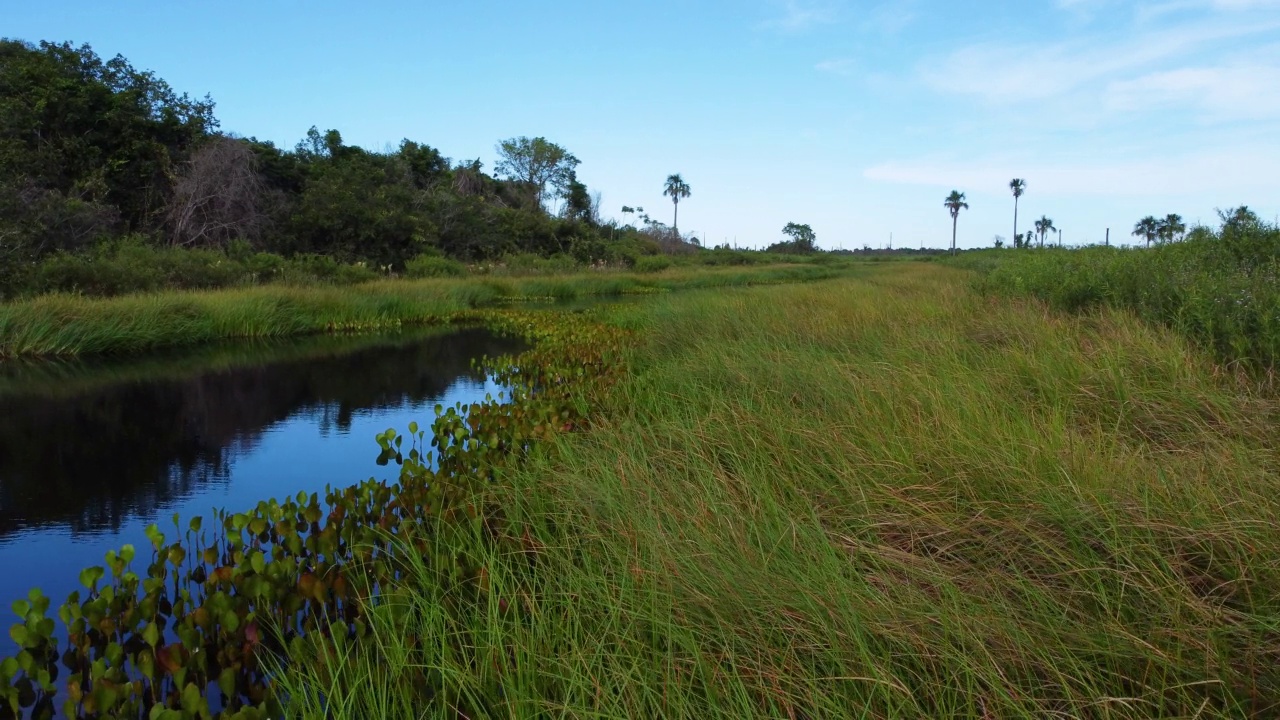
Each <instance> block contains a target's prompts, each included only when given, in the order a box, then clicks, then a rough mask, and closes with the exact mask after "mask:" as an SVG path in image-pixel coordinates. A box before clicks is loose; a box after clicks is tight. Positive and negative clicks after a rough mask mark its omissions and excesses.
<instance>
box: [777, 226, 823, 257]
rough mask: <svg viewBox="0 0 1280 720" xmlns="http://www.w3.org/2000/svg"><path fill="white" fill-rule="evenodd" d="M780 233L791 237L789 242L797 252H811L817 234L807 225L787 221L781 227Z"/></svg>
mask: <svg viewBox="0 0 1280 720" xmlns="http://www.w3.org/2000/svg"><path fill="white" fill-rule="evenodd" d="M782 234H783V235H786V236H788V237H790V238H791V244H792V245H793V246H794V247H795V250H796V251H797V252H803V253H808V252H813V251H814V247H815V243H816V242H817V239H818V236H817V235H816V234H815V233H814V232H813V228H811V227H809V226H808V225H800V224H798V223H793V222H789V223H787V224H786V227H784V228H782Z"/></svg>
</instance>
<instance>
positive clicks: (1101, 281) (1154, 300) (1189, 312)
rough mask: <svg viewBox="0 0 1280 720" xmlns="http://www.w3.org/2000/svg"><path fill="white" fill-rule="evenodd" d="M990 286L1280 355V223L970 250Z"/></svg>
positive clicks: (1241, 356) (1221, 351)
mask: <svg viewBox="0 0 1280 720" xmlns="http://www.w3.org/2000/svg"><path fill="white" fill-rule="evenodd" d="M963 264H964V265H965V266H968V267H971V268H974V269H978V270H980V271H984V272H985V273H986V275H985V277H984V278H983V279H982V280H981V281H980V285H981V286H982V287H983V288H985V289H986V290H988V291H990V292H995V293H1003V294H1015V295H1030V296H1033V297H1036V298H1039V299H1040V300H1043V301H1044V302H1046V303H1048V304H1050V305H1051V306H1053V307H1056V308H1059V309H1062V310H1067V311H1081V310H1086V309H1088V308H1090V307H1095V306H1106V307H1114V308H1122V309H1126V310H1130V311H1132V312H1134V313H1136V314H1137V315H1138V316H1139V317H1142V318H1143V319H1145V320H1148V321H1151V322H1156V323H1161V324H1164V325H1167V326H1169V327H1172V328H1174V329H1176V330H1178V331H1179V332H1182V333H1183V334H1185V335H1187V336H1188V337H1191V338H1192V339H1194V340H1196V341H1198V342H1200V343H1202V344H1203V345H1205V346H1206V347H1208V348H1209V349H1211V350H1212V351H1213V352H1214V353H1215V354H1216V355H1217V356H1218V357H1219V358H1220V359H1222V360H1225V361H1239V362H1242V363H1244V364H1247V365H1252V366H1255V367H1275V365H1276V364H1277V363H1278V362H1280V228H1276V227H1270V226H1267V225H1265V224H1264V223H1261V222H1253V223H1251V224H1247V225H1243V226H1241V225H1238V224H1237V225H1232V224H1230V223H1228V224H1224V226H1223V228H1222V229H1221V230H1220V231H1217V232H1215V231H1212V230H1207V229H1197V230H1196V231H1194V232H1193V233H1191V234H1190V235H1189V237H1188V239H1187V240H1186V241H1183V242H1176V243H1168V244H1165V245H1160V246H1157V247H1154V248H1151V249H1145V248H1134V249H1119V248H1113V247H1088V248H1080V249H1071V250H1002V251H988V253H986V254H983V255H982V256H975V257H973V258H967V259H965V260H964V262H963Z"/></svg>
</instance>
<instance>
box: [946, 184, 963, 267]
mask: <svg viewBox="0 0 1280 720" xmlns="http://www.w3.org/2000/svg"><path fill="white" fill-rule="evenodd" d="M942 204H943V206H944V207H946V208H947V209H948V210H950V211H951V254H952V255H955V254H956V220H958V219H959V218H960V211H961V210H968V209H969V203H967V202H965V201H964V193H962V192H960V191H959V190H952V191H951V194H950V195H948V196H947V199H946V200H943V201H942Z"/></svg>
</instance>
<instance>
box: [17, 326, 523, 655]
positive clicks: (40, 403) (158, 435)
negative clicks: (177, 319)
mask: <svg viewBox="0 0 1280 720" xmlns="http://www.w3.org/2000/svg"><path fill="white" fill-rule="evenodd" d="M522 348H523V343H522V342H521V341H519V340H516V339H513V338H505V337H501V336H497V335H494V334H493V333H490V332H489V331H486V330H482V329H465V330H456V329H455V330H448V331H439V330H435V331H416V332H406V333H401V334H394V335H380V336H338V337H334V336H324V337H308V338H303V339H298V340H291V341H288V342H272V343H266V344H263V343H248V344H235V345H225V346H216V347H211V348H201V349H198V350H189V351H184V352H181V353H174V354H167V355H162V356H149V357H142V358H133V359H129V360H97V361H77V362H30V363H27V362H23V363H16V362H7V363H6V362H0V618H3V620H0V627H4V628H7V627H8V626H9V625H10V624H11V623H12V622H14V621H16V620H17V618H16V617H12V616H11V613H10V612H9V610H8V608H9V606H10V604H11V603H12V602H13V601H14V600H17V599H19V598H23V597H26V594H27V591H28V590H29V589H31V588H32V587H39V588H40V589H41V590H42V591H43V592H44V593H45V595H47V596H49V597H50V598H51V600H52V606H51V611H50V614H51V615H55V611H56V608H57V607H58V605H60V604H61V603H62V602H63V601H64V600H65V599H66V597H67V595H68V594H69V593H70V592H71V591H73V590H76V589H78V588H79V583H78V580H77V578H78V574H79V571H80V570H81V569H83V568H85V567H88V566H91V565H103V564H104V563H103V556H104V555H105V553H106V552H107V551H108V550H111V549H118V548H119V547H120V546H121V545H123V544H125V543H131V544H133V545H135V546H136V547H137V548H138V560H136V561H135V565H136V564H137V563H138V562H143V565H142V567H145V558H148V557H149V554H150V550H151V548H150V545H149V543H148V541H147V539H146V537H145V535H144V533H143V531H144V529H145V528H146V526H147V525H149V524H151V523H157V524H159V525H160V529H161V530H162V531H166V530H167V531H169V534H170V535H172V531H173V525H172V516H173V515H174V514H175V513H177V514H178V515H180V516H181V517H182V521H183V527H185V526H186V525H185V523H186V521H187V520H188V519H189V518H191V517H194V516H196V515H202V516H204V517H205V518H210V517H211V512H210V511H211V510H212V509H213V508H226V509H227V510H230V511H237V512H238V511H243V510H247V509H249V508H252V507H254V506H255V505H256V504H257V503H258V501H260V500H266V499H269V498H283V497H285V496H290V495H296V494H297V493H298V492H299V491H306V492H307V493H312V492H317V493H320V494H321V496H322V497H323V494H324V488H325V486H326V485H332V486H334V487H345V486H347V485H351V484H353V483H356V482H359V481H361V480H365V479H368V478H370V477H374V478H377V479H379V480H387V481H394V480H395V479H396V475H397V470H398V468H397V466H396V465H394V464H392V465H390V466H379V465H378V464H377V463H376V460H377V457H378V452H379V449H378V446H377V444H376V442H375V440H374V436H375V435H376V434H378V433H379V432H382V431H383V430H385V429H387V428H389V427H391V428H396V429H397V430H400V431H401V432H405V431H406V428H407V426H408V424H409V423H410V422H411V421H417V422H418V423H419V424H421V425H424V426H429V425H430V423H431V421H432V420H433V419H434V417H435V413H434V407H435V405H436V404H437V403H440V404H443V405H445V406H450V405H452V404H453V403H455V402H462V403H464V404H469V403H472V402H476V401H481V400H483V399H484V398H485V396H486V395H492V396H493V397H497V396H498V393H499V392H500V391H501V390H502V388H501V387H499V386H498V385H497V384H496V383H495V382H494V381H493V379H492V378H488V377H485V376H484V375H483V374H479V373H477V372H476V371H474V370H473V369H472V360H473V359H476V358H480V357H481V356H485V355H488V356H490V357H494V356H497V355H501V354H507V353H514V352H519V351H520V350H521V349H522ZM206 527H208V524H207V522H206ZM16 650H17V647H16V645H15V644H13V643H12V641H11V640H10V639H9V637H8V634H7V633H0V657H7V656H10V655H12V654H13V653H14V652H16Z"/></svg>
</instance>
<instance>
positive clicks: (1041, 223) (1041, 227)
mask: <svg viewBox="0 0 1280 720" xmlns="http://www.w3.org/2000/svg"><path fill="white" fill-rule="evenodd" d="M1055 229H1056V228H1054V227H1053V220H1051V219H1049V218H1048V217H1046V216H1044V215H1041V216H1040V219H1039V220H1037V221H1036V235H1039V236H1040V247H1044V236H1045V235H1048V234H1049V233H1051V232H1053V231H1054V230H1055Z"/></svg>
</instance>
